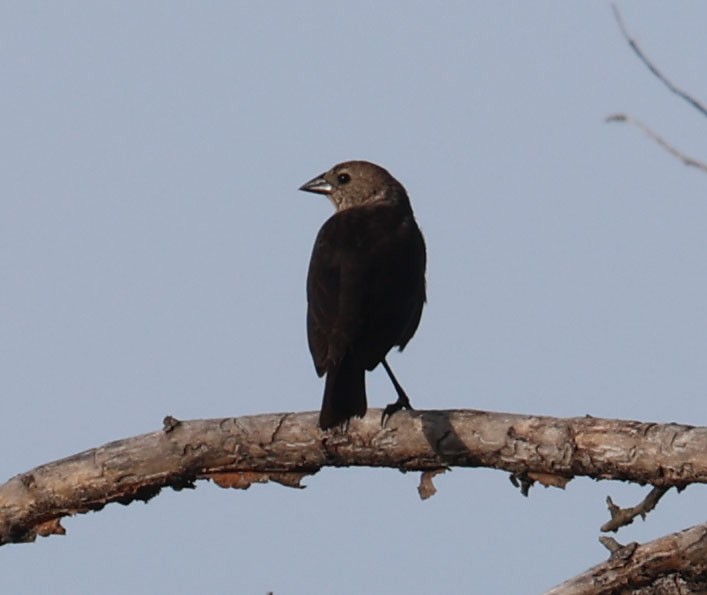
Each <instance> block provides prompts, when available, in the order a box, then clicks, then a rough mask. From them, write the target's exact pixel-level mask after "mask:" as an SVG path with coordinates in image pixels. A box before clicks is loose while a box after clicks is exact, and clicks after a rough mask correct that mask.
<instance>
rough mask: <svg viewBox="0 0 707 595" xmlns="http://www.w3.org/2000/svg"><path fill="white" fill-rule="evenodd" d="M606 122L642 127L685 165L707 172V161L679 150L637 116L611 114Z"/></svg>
mask: <svg viewBox="0 0 707 595" xmlns="http://www.w3.org/2000/svg"><path fill="white" fill-rule="evenodd" d="M605 122H626V123H627V124H633V125H634V126H636V127H637V128H640V129H641V130H642V131H643V132H644V133H645V134H647V135H648V136H649V137H650V138H652V139H653V140H654V141H655V142H657V143H658V144H659V145H660V146H661V147H663V148H664V149H665V150H666V151H667V152H668V153H670V154H671V155H674V156H675V157H677V158H678V159H680V161H682V162H683V163H684V164H685V165H688V166H690V167H696V168H697V169H701V170H702V171H703V172H707V163H704V162H702V161H699V160H697V159H695V158H694V157H690V156H689V155H686V154H685V153H683V152H682V151H679V150H678V149H676V148H675V147H673V145H671V144H670V143H669V142H668V141H666V140H665V139H664V138H663V137H662V136H659V135H658V134H657V133H655V132H653V130H651V129H650V128H649V127H648V126H646V125H645V124H644V123H643V122H641V121H640V120H636V118H632V117H631V116H629V115H627V114H612V115H611V116H607V117H606V119H605Z"/></svg>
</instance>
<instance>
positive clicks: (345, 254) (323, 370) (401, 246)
mask: <svg viewBox="0 0 707 595" xmlns="http://www.w3.org/2000/svg"><path fill="white" fill-rule="evenodd" d="M300 190H305V191H306V192H315V193H317V194H324V195H326V196H328V197H329V199H330V200H331V202H332V203H334V207H336V213H334V215H332V216H331V217H330V218H329V220H328V221H327V222H326V223H324V225H323V226H322V228H321V229H320V230H319V234H318V235H317V239H316V241H315V243H314V250H313V251H312V258H311V261H310V263H309V274H308V276H307V337H308V340H309V350H310V351H311V352H312V358H313V359H314V367H315V368H316V370H317V374H319V376H323V375H324V374H326V384H325V388H324V400H323V403H322V410H321V413H320V415H319V426H320V427H321V428H322V429H327V428H332V427H334V426H338V425H341V424H345V423H347V422H348V420H349V419H350V418H351V417H354V416H363V415H365V414H366V385H365V379H364V373H365V371H366V370H373V369H374V368H375V367H376V366H377V365H378V364H380V363H382V364H383V367H384V368H385V370H386V372H387V373H388V376H389V377H390V379H391V381H392V382H393V386H394V387H395V391H396V392H397V394H398V399H397V401H396V402H395V403H393V404H391V405H388V406H387V407H386V408H385V411H384V413H383V422H385V421H386V419H387V418H388V417H389V416H390V415H392V414H393V413H395V412H396V411H398V410H400V409H403V408H406V409H412V407H411V405H410V400H409V399H408V397H407V395H406V394H405V391H404V390H403V388H402V387H401V386H400V384H399V383H398V381H397V380H396V378H395V376H394V375H393V371H392V370H391V369H390V366H389V365H388V363H387V362H386V360H385V357H386V354H387V353H388V352H389V351H390V350H391V349H392V348H393V346H396V345H397V346H398V347H399V348H400V350H401V351H402V350H403V348H404V347H405V345H407V343H408V341H409V340H410V339H411V338H412V336H413V335H414V334H415V331H416V330H417V326H418V324H419V322H420V316H421V315H422V307H423V305H424V303H425V264H426V251H425V241H424V239H423V237H422V233H420V229H419V228H418V226H417V223H416V222H415V217H414V215H413V212H412V207H411V206H410V200H409V199H408V195H407V193H406V192H405V188H403V186H402V185H401V184H400V182H398V181H397V180H396V179H395V178H394V177H393V176H391V175H390V174H389V173H388V172H387V171H386V170H385V169H383V168H382V167H379V166H377V165H375V164H373V163H369V162H367V161H347V162H346V163H340V164H339V165H335V166H334V167H333V168H331V169H330V170H329V171H328V172H326V173H324V174H322V175H320V176H317V177H316V178H314V179H312V180H310V181H309V182H307V183H306V184H304V185H303V186H302V187H301V188H300Z"/></svg>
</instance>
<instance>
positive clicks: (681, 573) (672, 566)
mask: <svg viewBox="0 0 707 595" xmlns="http://www.w3.org/2000/svg"><path fill="white" fill-rule="evenodd" d="M705 588H707V525H698V526H696V527H692V528H690V529H686V530H685V531H681V532H679V533H673V534H671V535H666V536H665V537H661V538H660V539H656V540H655V541H651V542H649V543H646V544H643V545H638V544H637V543H631V544H629V545H626V546H619V547H617V548H614V551H613V553H612V554H611V557H610V558H609V559H608V560H607V561H606V562H604V563H602V564H599V565H597V566H594V567H593V568H590V569H589V570H587V571H586V572H584V573H582V574H580V575H579V576H576V577H574V578H572V579H570V580H568V581H566V582H564V583H562V584H561V585H558V586H557V587H555V588H554V589H551V590H550V591H548V592H547V593H546V594H545V595H609V594H613V593H625V594H634V595H638V594H639V593H645V594H648V593H653V594H655V593H661V594H666V595H667V594H668V593H682V594H686V593H704V592H705Z"/></svg>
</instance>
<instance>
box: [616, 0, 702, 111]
mask: <svg viewBox="0 0 707 595" xmlns="http://www.w3.org/2000/svg"><path fill="white" fill-rule="evenodd" d="M611 10H613V12H614V18H615V19H616V22H617V23H618V25H619V29H621V34H622V35H623V37H624V39H625V40H626V42H627V43H628V45H629V46H630V47H631V49H632V50H633V51H634V53H635V54H636V55H637V56H638V58H639V59H640V60H641V62H643V64H645V66H646V68H648V70H650V71H651V73H652V74H653V75H654V76H655V77H656V78H657V79H658V80H659V81H660V82H661V83H663V84H664V85H665V86H666V87H667V88H668V89H670V91H671V92H672V93H675V95H677V96H678V97H680V98H682V99H684V100H685V101H687V102H688V103H689V104H690V105H691V106H692V107H694V108H695V109H696V110H697V111H699V112H700V113H701V114H702V115H703V116H707V108H706V107H705V106H704V105H702V104H701V103H700V102H699V101H698V100H697V99H695V98H694V97H693V96H692V95H690V94H689V93H687V92H686V91H683V90H682V89H679V88H678V87H676V86H675V85H674V84H673V83H671V82H670V81H669V80H668V79H667V77H666V76H665V75H664V74H663V73H662V72H661V71H660V70H658V67H657V66H655V64H653V62H651V61H650V60H649V59H648V58H647V57H646V55H645V54H644V53H643V50H641V48H640V47H639V46H638V44H637V43H636V41H634V40H633V39H632V38H631V36H630V35H629V34H628V30H627V29H626V25H624V20H623V18H622V17H621V13H620V12H619V9H618V8H617V6H616V4H612V5H611Z"/></svg>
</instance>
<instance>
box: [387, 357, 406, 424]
mask: <svg viewBox="0 0 707 595" xmlns="http://www.w3.org/2000/svg"><path fill="white" fill-rule="evenodd" d="M381 363H382V364H383V367H384V368H385V371H386V372H387V373H388V377H389V378H390V381H391V382H392V383H393V386H394V387H395V392H396V393H398V400H397V401H395V403H391V404H390V405H388V406H387V407H386V408H385V409H384V410H383V416H382V417H381V425H382V426H384V427H385V425H386V424H387V423H388V420H389V419H390V418H391V417H392V415H393V414H394V413H396V412H398V411H400V410H401V409H408V410H410V411H412V405H411V404H410V399H409V398H408V396H407V394H405V391H404V390H403V387H402V386H400V383H399V382H398V380H397V378H395V374H393V370H391V369H390V366H389V365H388V362H387V361H385V358H383V361H382V362H381Z"/></svg>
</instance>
